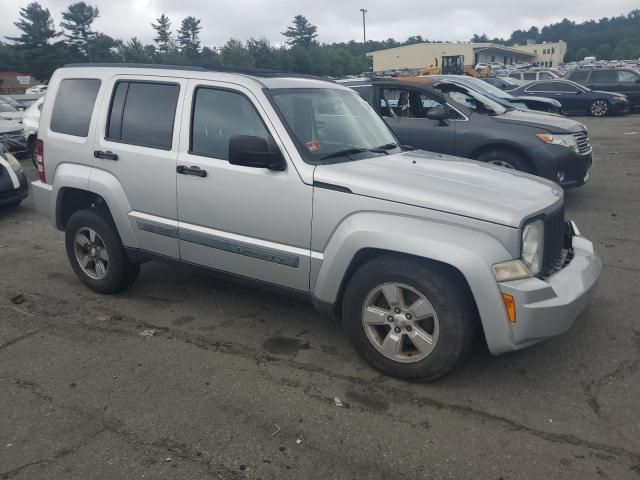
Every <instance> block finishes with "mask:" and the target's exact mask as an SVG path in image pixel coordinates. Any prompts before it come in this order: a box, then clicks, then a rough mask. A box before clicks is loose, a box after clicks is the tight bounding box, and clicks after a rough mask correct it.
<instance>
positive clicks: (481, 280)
mask: <svg viewBox="0 0 640 480" xmlns="http://www.w3.org/2000/svg"><path fill="white" fill-rule="evenodd" d="M367 248H374V249H380V250H386V251H389V252H397V253H403V254H408V255H413V256H417V257H421V258H425V259H430V260H435V261H438V262H442V263H445V264H447V265H450V266H452V267H454V268H456V269H457V270H458V271H460V273H461V274H462V275H463V276H464V278H465V279H466V280H467V283H468V284H469V287H470V289H471V293H472V295H473V298H474V299H475V302H476V306H477V308H478V312H479V314H480V319H481V321H482V327H483V329H484V332H485V336H486V338H487V343H488V344H489V349H490V350H491V351H495V352H497V351H504V350H505V349H504V346H505V345H511V344H512V343H513V342H512V339H511V329H510V328H509V323H508V320H507V316H506V312H505V308H504V304H503V303H502V300H501V294H500V290H499V288H498V284H497V282H496V280H495V277H494V276H493V270H492V265H494V264H496V263H499V262H503V261H506V260H510V259H511V258H513V257H512V255H511V254H510V253H509V252H508V251H507V249H506V248H505V247H504V246H503V245H502V244H501V243H500V242H499V241H498V240H497V239H496V238H495V237H493V236H491V235H490V234H488V233H485V232H482V231H479V230H476V229H473V228H471V227H467V228H465V227H462V226H457V225H452V224H449V223H443V222H438V221H433V220H425V219H421V218H415V217H406V216H399V215H387V214H380V213H358V214H354V215H352V216H350V217H348V218H346V219H345V220H344V221H343V222H342V223H341V224H340V226H339V227H338V228H337V229H336V231H335V232H334V233H333V235H332V236H331V238H330V240H329V242H328V243H327V246H326V248H325V250H324V252H323V257H324V258H323V261H322V265H321V266H320V269H319V272H318V275H317V277H316V282H315V287H314V289H313V296H314V298H315V299H316V300H318V301H319V302H322V303H335V302H336V301H337V299H338V295H339V290H340V287H341V284H342V280H343V278H344V276H345V274H346V272H347V268H348V267H349V264H350V263H351V260H352V259H353V258H354V257H355V255H356V254H357V253H358V251H360V250H362V249H367Z"/></svg>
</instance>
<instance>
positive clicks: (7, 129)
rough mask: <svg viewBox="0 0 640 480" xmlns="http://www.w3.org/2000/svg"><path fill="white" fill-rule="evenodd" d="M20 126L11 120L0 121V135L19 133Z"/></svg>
mask: <svg viewBox="0 0 640 480" xmlns="http://www.w3.org/2000/svg"><path fill="white" fill-rule="evenodd" d="M21 131H22V125H20V124H19V123H18V122H15V121H13V120H2V119H0V134H2V133H12V132H16V133H18V132H21Z"/></svg>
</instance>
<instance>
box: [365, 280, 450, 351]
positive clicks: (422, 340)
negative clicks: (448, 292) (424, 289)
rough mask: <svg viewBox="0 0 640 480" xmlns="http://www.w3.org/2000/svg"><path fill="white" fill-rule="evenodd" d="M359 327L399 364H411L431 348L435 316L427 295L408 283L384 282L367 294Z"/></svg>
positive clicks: (437, 331) (437, 327) (435, 333)
mask: <svg viewBox="0 0 640 480" xmlns="http://www.w3.org/2000/svg"><path fill="white" fill-rule="evenodd" d="M362 326H363V328H364V330H365V333H366V335H367V338H368V340H369V341H370V342H371V345H372V346H373V347H374V348H375V349H376V350H377V351H378V352H380V353H381V354H382V355H384V356H385V357H387V358H389V359H390V360H394V361H396V362H401V363H415V362H418V361H420V360H423V359H424V358H426V357H428V356H429V355H430V354H431V353H432V352H433V350H434V349H435V347H436V345H437V343H438V337H439V334H440V324H439V321H438V315H437V313H436V311H435V309H434V307H433V305H432V304H431V302H429V300H428V299H427V297H425V296H424V295H423V294H422V293H420V292H419V291H418V290H416V289H415V288H413V287H410V286H409V285H405V284H401V283H385V284H383V285H379V286H377V287H375V288H374V289H373V290H371V292H369V294H368V295H367V297H366V299H365V301H364V305H363V308H362Z"/></svg>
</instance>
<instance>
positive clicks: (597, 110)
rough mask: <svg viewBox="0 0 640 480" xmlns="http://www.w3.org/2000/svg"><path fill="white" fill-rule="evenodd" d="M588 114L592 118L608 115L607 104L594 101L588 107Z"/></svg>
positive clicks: (598, 100)
mask: <svg viewBox="0 0 640 480" xmlns="http://www.w3.org/2000/svg"><path fill="white" fill-rule="evenodd" d="M589 113H591V115H592V116H594V117H604V116H605V115H607V114H608V113H609V102H607V101H606V100H602V99H597V100H594V101H593V102H591V106H590V107H589Z"/></svg>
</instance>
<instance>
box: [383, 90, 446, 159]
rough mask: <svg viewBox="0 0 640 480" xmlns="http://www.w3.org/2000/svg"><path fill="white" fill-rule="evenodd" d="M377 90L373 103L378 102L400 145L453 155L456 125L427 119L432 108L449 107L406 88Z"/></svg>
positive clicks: (423, 93) (417, 91) (435, 99)
mask: <svg viewBox="0 0 640 480" xmlns="http://www.w3.org/2000/svg"><path fill="white" fill-rule="evenodd" d="M376 90H377V95H376V96H375V97H374V98H375V99H376V100H374V102H375V103H376V104H378V103H379V106H378V109H379V112H380V114H381V115H382V117H383V118H384V120H385V122H386V123H387V125H389V127H390V128H391V129H392V130H393V131H394V132H395V134H396V135H397V136H398V137H399V138H400V141H401V142H402V143H403V144H405V145H410V146H412V147H416V148H420V149H422V150H427V151H430V152H438V153H446V154H449V155H453V154H454V153H455V149H456V122H455V121H451V120H432V119H430V118H427V116H428V113H429V111H430V110H431V109H435V108H438V109H441V108H444V109H447V108H448V107H447V106H446V105H443V104H442V103H441V101H440V100H439V99H437V98H435V97H433V96H431V95H429V94H428V93H427V92H425V91H423V90H421V89H413V88H410V87H405V86H401V87H400V86H398V87H396V86H382V85H380V86H377V87H376ZM376 106H377V105H376Z"/></svg>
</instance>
